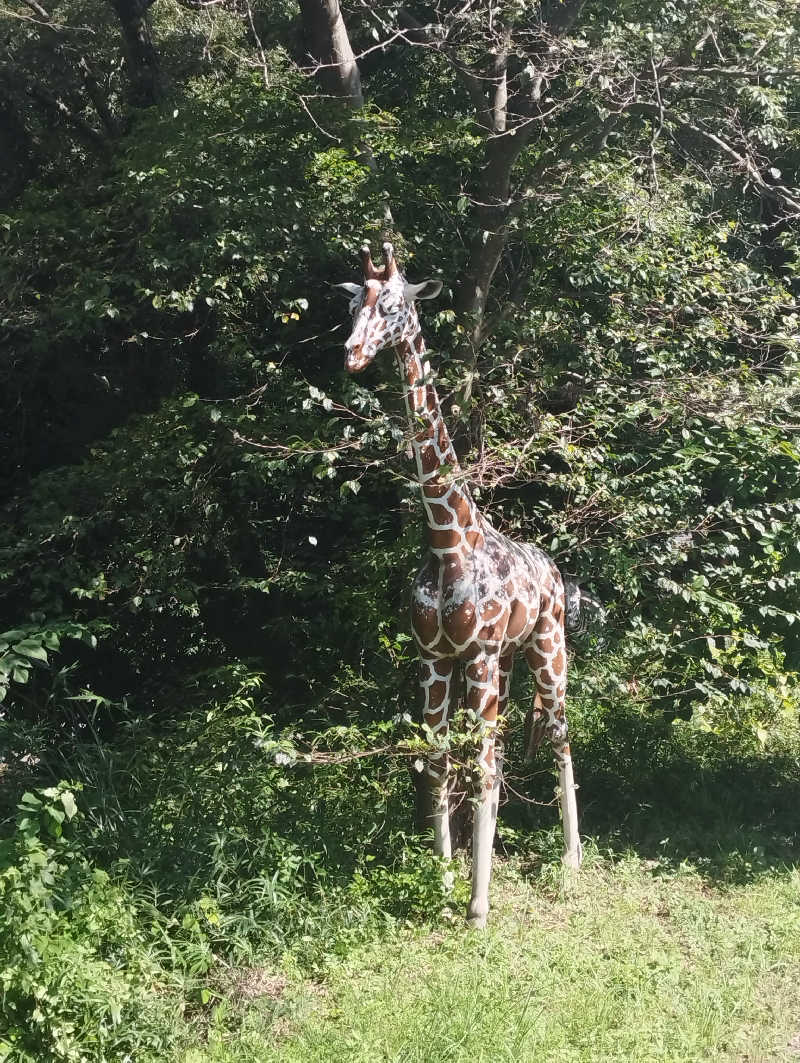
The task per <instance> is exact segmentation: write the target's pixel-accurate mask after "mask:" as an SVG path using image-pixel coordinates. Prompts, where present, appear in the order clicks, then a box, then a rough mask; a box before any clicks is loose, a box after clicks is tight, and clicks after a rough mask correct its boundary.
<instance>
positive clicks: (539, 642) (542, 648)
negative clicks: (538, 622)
mask: <svg viewBox="0 0 800 1063" xmlns="http://www.w3.org/2000/svg"><path fill="white" fill-rule="evenodd" d="M536 649H537V651H538V652H539V653H546V654H547V656H548V657H549V656H550V654H552V653H553V652H554V651H555V646H554V645H553V640H552V638H550V636H549V635H547V634H546V635H545V637H544V638H542V632H541V631H540V630H539V629H537V631H536Z"/></svg>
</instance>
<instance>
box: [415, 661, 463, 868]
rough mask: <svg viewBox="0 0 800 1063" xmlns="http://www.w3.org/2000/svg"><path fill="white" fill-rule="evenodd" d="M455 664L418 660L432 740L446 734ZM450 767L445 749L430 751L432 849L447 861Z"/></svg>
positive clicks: (449, 848) (424, 713)
mask: <svg viewBox="0 0 800 1063" xmlns="http://www.w3.org/2000/svg"><path fill="white" fill-rule="evenodd" d="M454 667H455V661H448V660H423V661H421V662H420V685H421V687H422V692H423V695H424V699H425V702H424V706H423V710H422V718H423V720H424V721H425V724H426V726H427V727H428V728H429V729H430V731H431V735H432V737H433V738H434V740H435V739H437V738H440V737H445V736H446V735H447V727H448V722H447V714H448V711H449V708H450V695H451V686H452V680H453V670H454ZM449 767H450V764H449V758H448V756H447V753H445V752H437V753H432V754H431V755H430V756H429V757H428V760H427V763H426V765H425V772H426V773H427V775H428V778H429V779H430V792H431V810H430V820H431V825H432V826H433V851H434V852H435V853H436V855H437V856H443V857H444V858H445V859H446V860H449V859H450V857H451V856H452V845H451V842H450V802H449V791H450V782H449Z"/></svg>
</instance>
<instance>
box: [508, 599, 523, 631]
mask: <svg viewBox="0 0 800 1063" xmlns="http://www.w3.org/2000/svg"><path fill="white" fill-rule="evenodd" d="M527 623H528V610H527V609H526V608H525V606H524V605H523V604H522V602H514V605H513V607H512V609H511V615H510V616H509V618H508V627H507V628H506V637H507V638H510V639H515V638H516V637H517V635H521V634H522V632H523V631H524V630H525V627H526V625H527Z"/></svg>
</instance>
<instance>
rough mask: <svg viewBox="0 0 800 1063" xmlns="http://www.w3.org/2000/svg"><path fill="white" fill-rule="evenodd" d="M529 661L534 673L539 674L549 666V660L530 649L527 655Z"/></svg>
mask: <svg viewBox="0 0 800 1063" xmlns="http://www.w3.org/2000/svg"><path fill="white" fill-rule="evenodd" d="M525 656H526V658H527V660H528V667H529V668H530V670H531V671H532V672H538V671H539V670H540V669H541V668H544V667H545V666H546V664H547V658H546V657H544V656H543V655H542V654H541V653H539V652H538V650H535V649H530V650H528V652H527V653H526V654H525Z"/></svg>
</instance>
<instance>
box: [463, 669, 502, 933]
mask: <svg viewBox="0 0 800 1063" xmlns="http://www.w3.org/2000/svg"><path fill="white" fill-rule="evenodd" d="M499 673H500V669H499V662H498V659H497V657H480V658H478V659H477V660H475V661H471V662H470V663H469V664H468V665H467V667H466V669H465V676H466V687H467V690H466V703H467V708H470V709H472V710H473V711H474V712H475V713H476V714H477V715H478V716H479V717H480V719H481V721H482V728H483V734H482V737H481V749H480V753H479V755H478V759H477V769H478V779H477V801H476V804H475V814H474V818H473V826H472V896H471V898H470V902H469V907H468V909H467V922H468V923H469V925H470V926H471V927H473V928H475V929H478V930H479V929H482V928H483V927H485V926H486V917H487V916H488V914H489V880H490V878H491V875H492V850H493V847H494V831H495V824H496V823H497V806H498V804H499V800H500V775H499V772H498V770H497V769H498V765H497V759H496V749H495V739H496V731H497V706H498V699H499V688H500V674H499Z"/></svg>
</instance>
